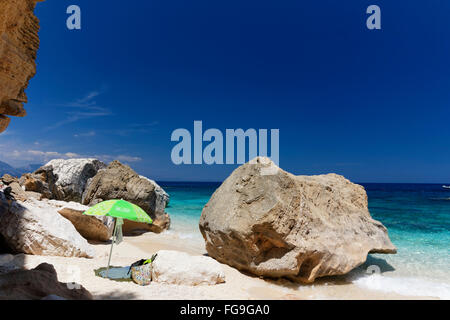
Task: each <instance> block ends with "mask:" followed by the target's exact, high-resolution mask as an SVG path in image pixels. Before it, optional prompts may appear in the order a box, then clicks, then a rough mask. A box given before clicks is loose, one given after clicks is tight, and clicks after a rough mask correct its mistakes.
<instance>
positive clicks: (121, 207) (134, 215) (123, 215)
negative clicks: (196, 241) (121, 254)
mask: <svg viewBox="0 0 450 320" xmlns="http://www.w3.org/2000/svg"><path fill="white" fill-rule="evenodd" d="M83 214H85V215H89V216H108V217H113V218H114V232H113V239H112V243H111V250H110V252H109V259H108V266H107V268H106V278H107V277H108V271H109V266H110V263H111V254H112V249H113V246H114V242H115V240H116V239H117V235H116V234H117V232H118V231H119V228H120V231H121V230H122V229H121V228H122V224H123V220H122V219H127V220H132V221H136V222H142V223H148V224H151V223H153V220H152V218H150V217H149V216H148V214H147V213H145V211H144V210H142V209H141V208H139V207H138V206H137V205H135V204H132V203H130V202H128V201H125V200H122V199H121V200H107V201H103V202H100V203H98V204H96V205H95V206H93V207H91V208H89V209H88V210H86V211H85V212H84V213H83ZM121 234H122V232H120V235H121ZM120 238H121V236H120Z"/></svg>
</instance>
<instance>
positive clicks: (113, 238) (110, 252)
mask: <svg viewBox="0 0 450 320" xmlns="http://www.w3.org/2000/svg"><path fill="white" fill-rule="evenodd" d="M116 228H117V223H116V218H114V232H113V236H112V243H111V249H110V250H109V259H108V266H107V267H106V278H108V271H109V265H110V263H111V256H112V250H113V246H114V240H115V237H116Z"/></svg>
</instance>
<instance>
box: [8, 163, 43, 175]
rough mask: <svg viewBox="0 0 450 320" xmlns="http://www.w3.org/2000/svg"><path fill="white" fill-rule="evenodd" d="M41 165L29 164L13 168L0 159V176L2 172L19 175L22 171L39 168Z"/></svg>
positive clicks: (26, 171)
mask: <svg viewBox="0 0 450 320" xmlns="http://www.w3.org/2000/svg"><path fill="white" fill-rule="evenodd" d="M41 166H42V165H41V164H29V165H27V166H25V167H20V168H14V167H13V166H11V165H9V164H7V163H6V162H3V161H0V177H1V176H3V175H4V174H10V175H12V176H13V177H20V176H21V175H22V174H24V173H28V172H34V171H36V169H38V168H40V167H41Z"/></svg>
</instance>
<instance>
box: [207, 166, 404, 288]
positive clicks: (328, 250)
mask: <svg viewBox="0 0 450 320" xmlns="http://www.w3.org/2000/svg"><path fill="white" fill-rule="evenodd" d="M199 227H200V231H201V233H202V235H203V238H204V239H205V242H206V250H207V251H208V254H209V256H210V257H212V258H215V259H216V260H218V261H219V262H222V263H226V264H228V265H230V266H232V267H235V268H237V269H239V270H245V271H248V272H251V273H253V274H255V275H258V276H267V277H272V278H278V277H286V278H290V279H292V280H295V281H297V280H298V281H301V282H306V283H311V282H313V281H314V280H315V279H316V278H319V277H324V276H335V275H343V274H346V273H348V272H350V271H351V270H352V269H354V268H356V267H358V266H359V265H361V264H363V263H364V262H365V261H366V258H367V254H368V253H395V252H396V248H395V246H394V245H393V244H392V243H391V241H390V239H389V236H388V233H387V229H386V228H385V227H384V226H383V224H382V223H381V222H379V221H376V220H374V219H372V217H371V216H370V213H369V209H368V202H367V194H366V191H365V190H364V188H363V187H362V186H360V185H357V184H354V183H351V182H350V181H349V180H347V179H345V178H344V177H343V176H340V175H337V174H327V175H319V176H296V175H293V174H290V173H288V172H286V171H284V170H282V169H280V168H278V167H277V166H276V165H275V164H274V163H273V162H272V161H270V159H268V158H256V159H255V160H253V161H251V162H249V163H247V164H245V165H242V166H240V167H239V168H237V169H236V170H235V171H233V173H232V174H231V175H230V176H229V177H228V178H227V179H226V180H225V181H224V182H223V183H222V185H221V186H220V187H219V188H218V189H217V190H216V191H215V192H214V194H213V196H212V197H211V199H210V200H209V202H208V203H207V204H206V206H205V207H204V208H203V212H202V216H201V218H200V225H199Z"/></svg>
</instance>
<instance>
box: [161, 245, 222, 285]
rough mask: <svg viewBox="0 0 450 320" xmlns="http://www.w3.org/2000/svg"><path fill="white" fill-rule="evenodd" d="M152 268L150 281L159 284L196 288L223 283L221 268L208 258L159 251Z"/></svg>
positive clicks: (177, 252)
mask: <svg viewBox="0 0 450 320" xmlns="http://www.w3.org/2000/svg"><path fill="white" fill-rule="evenodd" d="M152 267H153V269H152V279H153V281H155V282H159V283H166V284H178V285H188V286H197V285H214V284H219V283H223V282H225V274H224V272H223V270H222V266H221V265H220V263H218V262H217V261H216V260H214V259H212V258H210V257H205V256H191V255H189V254H187V253H184V252H179V251H170V250H161V251H159V252H158V256H157V257H156V259H155V261H154V262H153V263H152Z"/></svg>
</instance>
